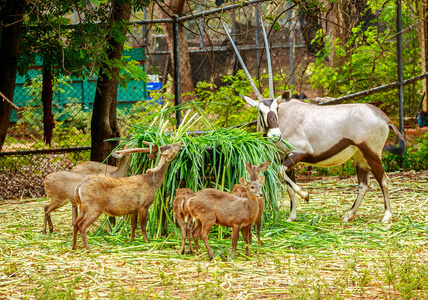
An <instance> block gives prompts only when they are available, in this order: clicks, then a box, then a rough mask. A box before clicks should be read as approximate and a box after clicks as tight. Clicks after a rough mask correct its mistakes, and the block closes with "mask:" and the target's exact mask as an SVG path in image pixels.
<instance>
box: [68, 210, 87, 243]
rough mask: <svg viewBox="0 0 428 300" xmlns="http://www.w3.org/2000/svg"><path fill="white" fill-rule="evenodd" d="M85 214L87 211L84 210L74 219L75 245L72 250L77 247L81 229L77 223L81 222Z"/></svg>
mask: <svg viewBox="0 0 428 300" xmlns="http://www.w3.org/2000/svg"><path fill="white" fill-rule="evenodd" d="M84 216H85V212H82V214H81V215H80V216H79V217H77V218H76V220H74V221H73V245H72V247H71V249H72V250H76V249H77V231H78V230H79V229H78V226H77V224H78V223H80V221H81V220H82V219H83V217H84Z"/></svg>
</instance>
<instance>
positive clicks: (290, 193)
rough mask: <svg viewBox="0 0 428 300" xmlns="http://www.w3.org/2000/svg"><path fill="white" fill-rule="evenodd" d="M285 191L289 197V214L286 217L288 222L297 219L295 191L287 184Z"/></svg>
mask: <svg viewBox="0 0 428 300" xmlns="http://www.w3.org/2000/svg"><path fill="white" fill-rule="evenodd" d="M287 192H288V196H289V197H290V216H289V217H288V219H287V221H288V222H293V221H296V219H297V213H296V193H295V192H294V189H293V188H292V187H291V186H290V185H289V184H287Z"/></svg>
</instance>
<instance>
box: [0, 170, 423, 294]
mask: <svg viewBox="0 0 428 300" xmlns="http://www.w3.org/2000/svg"><path fill="white" fill-rule="evenodd" d="M427 179H428V177H427V173H426V172H425V173H419V174H413V175H412V174H408V176H405V175H402V174H395V175H393V176H391V184H390V195H391V203H392V212H393V219H392V220H391V222H390V223H389V224H382V223H380V220H381V219H382V217H383V200H382V195H381V192H380V190H379V188H378V186H377V184H375V183H372V187H371V189H370V191H369V193H368V194H367V195H366V198H365V199H364V201H363V203H362V205H361V207H360V208H359V210H358V212H357V216H356V220H355V221H354V222H353V223H342V222H341V219H342V218H343V216H344V214H345V212H346V211H347V210H348V209H349V208H350V207H351V205H352V203H353V201H354V199H355V196H356V191H357V185H356V180H355V178H353V177H352V178H347V179H340V180H339V179H338V178H333V177H330V178H323V179H319V180H314V181H310V182H308V183H305V184H302V185H303V187H304V188H305V189H307V190H308V191H309V192H310V193H311V199H310V202H309V203H304V202H303V201H299V202H298V210H297V212H298V220H297V221H296V222H294V223H288V222H286V221H285V220H286V219H287V217H288V205H287V203H288V199H285V201H284V203H282V204H283V206H282V208H283V211H282V212H281V215H282V216H283V217H280V218H279V219H278V220H276V223H275V224H271V222H269V220H266V222H265V225H266V226H265V227H264V228H263V230H262V241H263V245H262V247H260V248H257V242H256V239H255V238H254V239H253V246H252V251H253V257H252V258H248V257H246V256H245V255H244V254H245V245H244V243H243V241H242V239H240V241H239V244H238V250H237V258H236V260H235V261H231V260H230V249H231V240H230V239H228V238H226V239H224V240H218V239H217V238H216V235H215V234H212V235H211V237H210V244H211V245H212V248H213V251H214V253H215V255H217V257H216V259H215V260H214V261H209V260H208V256H207V254H206V251H205V248H204V247H203V245H202V243H201V242H200V246H201V249H202V251H201V252H200V253H199V254H198V255H188V254H186V255H183V256H182V255H179V254H177V251H178V249H179V247H180V236H179V231H178V230H175V229H173V228H169V230H168V232H169V233H168V235H167V237H164V238H158V239H154V238H151V240H150V243H148V244H146V243H144V241H143V240H142V238H137V239H136V241H135V242H134V243H130V242H129V237H128V236H129V235H128V234H129V231H128V229H127V228H125V229H119V230H117V231H116V233H115V234H113V235H112V234H110V233H109V232H108V231H107V229H104V228H107V226H104V227H102V228H103V229H101V230H100V229H99V228H100V225H101V224H102V222H104V220H105V219H104V218H100V219H99V220H98V221H97V222H96V223H95V224H94V225H93V226H92V227H91V228H90V234H89V243H90V246H91V250H90V251H88V252H86V251H85V250H83V246H82V243H81V240H80V238H79V239H78V243H79V244H78V250H77V251H71V242H72V227H71V225H70V223H71V206H69V205H67V206H65V207H63V208H61V209H59V211H57V212H56V213H53V214H52V218H53V222H54V230H55V232H54V233H53V234H51V235H49V234H48V235H46V236H44V235H42V234H41V233H40V229H41V227H42V222H43V207H44V205H46V204H47V199H43V198H41V199H29V200H26V201H22V202H21V203H12V202H8V203H6V202H4V203H2V205H0V216H1V223H2V225H1V230H0V264H1V265H0V298H7V299H87V298H88V299H93V298H105V299H107V298H108V299H178V298H180V299H181V298H185V299H219V298H222V299H375V298H387V299H397V298H398V299H428V182H427ZM149 226H151V225H150V224H149Z"/></svg>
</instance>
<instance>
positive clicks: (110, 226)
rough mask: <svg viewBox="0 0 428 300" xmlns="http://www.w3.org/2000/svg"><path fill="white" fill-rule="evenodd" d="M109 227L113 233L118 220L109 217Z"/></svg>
mask: <svg viewBox="0 0 428 300" xmlns="http://www.w3.org/2000/svg"><path fill="white" fill-rule="evenodd" d="M108 227H109V229H110V232H113V229H114V228H115V227H116V218H115V217H112V216H109V217H108Z"/></svg>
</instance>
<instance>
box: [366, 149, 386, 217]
mask: <svg viewBox="0 0 428 300" xmlns="http://www.w3.org/2000/svg"><path fill="white" fill-rule="evenodd" d="M367 162H368V164H369V166H370V168H371V171H372V173H373V176H374V177H375V178H376V181H377V182H378V183H379V186H380V188H381V190H382V194H383V201H384V207H385V215H384V217H383V219H382V223H388V221H389V219H390V218H391V217H392V213H391V207H390V203H389V190H388V176H387V175H386V173H385V171H384V169H383V167H382V160H381V158H380V157H379V156H378V157H373V158H371V159H367Z"/></svg>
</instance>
